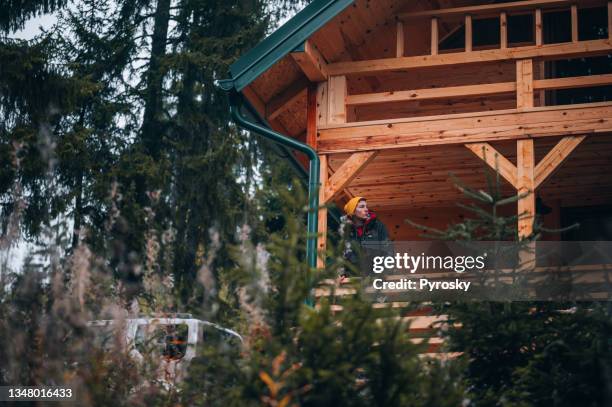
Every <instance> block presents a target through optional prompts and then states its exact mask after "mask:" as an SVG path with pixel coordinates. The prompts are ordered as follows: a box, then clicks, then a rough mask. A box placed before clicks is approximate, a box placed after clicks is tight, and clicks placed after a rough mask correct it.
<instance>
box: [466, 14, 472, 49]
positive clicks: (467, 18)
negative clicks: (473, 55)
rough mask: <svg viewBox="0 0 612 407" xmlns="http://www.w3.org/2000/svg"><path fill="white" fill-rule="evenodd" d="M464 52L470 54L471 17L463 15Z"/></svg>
mask: <svg viewBox="0 0 612 407" xmlns="http://www.w3.org/2000/svg"><path fill="white" fill-rule="evenodd" d="M465 51H466V52H472V16H471V15H469V14H466V15H465Z"/></svg>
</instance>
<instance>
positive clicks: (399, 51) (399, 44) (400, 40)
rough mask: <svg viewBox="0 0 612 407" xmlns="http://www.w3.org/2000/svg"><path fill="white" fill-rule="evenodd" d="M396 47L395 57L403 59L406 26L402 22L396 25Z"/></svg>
mask: <svg viewBox="0 0 612 407" xmlns="http://www.w3.org/2000/svg"><path fill="white" fill-rule="evenodd" d="M396 30H397V34H396V47H395V56H396V57H397V58H401V57H403V56H404V46H405V45H404V24H403V23H402V22H401V21H398V22H397V24H396Z"/></svg>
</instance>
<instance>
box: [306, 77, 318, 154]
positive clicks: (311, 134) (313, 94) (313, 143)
mask: <svg viewBox="0 0 612 407" xmlns="http://www.w3.org/2000/svg"><path fill="white" fill-rule="evenodd" d="M306 144H308V145H309V146H310V147H312V148H314V149H315V150H316V149H317V85H316V84H314V83H313V84H310V86H308V93H307V95H306Z"/></svg>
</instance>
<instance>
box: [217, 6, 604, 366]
mask: <svg viewBox="0 0 612 407" xmlns="http://www.w3.org/2000/svg"><path fill="white" fill-rule="evenodd" d="M611 45H612V1H606V0H599V1H594V0H575V1H568V0H532V1H484V0H474V1H471V0H413V1H401V0H355V1H350V0H335V1H334V0H315V1H313V2H312V3H311V4H310V5H308V6H307V7H306V8H305V9H304V10H302V11H301V12H300V13H298V14H297V15H296V16H295V17H294V18H293V19H291V20H289V21H288V22H287V23H286V24H284V25H283V26H282V27H280V28H279V29H278V30H277V31H275V32H274V33H272V34H271V35H270V36H269V37H268V38H266V39H265V40H264V41H263V42H262V43H260V44H259V45H258V46H256V47H255V48H254V49H253V50H251V51H250V52H248V53H247V54H245V55H244V56H242V57H241V58H240V59H239V60H238V61H237V62H236V63H235V64H234V65H232V67H231V76H232V78H231V80H229V82H230V84H231V87H229V88H233V90H234V91H236V92H238V94H239V95H240V96H241V97H242V98H243V100H244V101H245V102H246V103H247V104H248V105H249V107H250V109H251V111H253V112H254V115H255V116H257V120H258V121H259V123H260V124H261V125H262V126H264V127H268V128H270V129H273V130H274V131H276V132H277V133H280V134H282V135H285V136H288V137H290V138H292V139H295V140H298V141H300V142H302V143H307V144H308V145H309V146H310V147H312V149H314V150H315V151H316V154H317V155H318V157H319V160H320V180H319V181H320V190H319V201H320V202H319V203H320V204H321V205H324V204H328V203H334V204H335V205H336V206H337V207H338V208H342V207H343V206H344V204H345V202H346V201H347V200H348V199H350V198H351V197H354V196H365V197H367V200H368V206H369V207H371V208H373V209H374V210H375V211H376V212H377V214H378V216H379V217H380V218H381V219H382V220H383V221H384V223H385V224H386V225H387V228H388V229H389V231H390V234H391V237H392V239H394V240H406V241H407V240H419V239H421V234H422V231H421V230H418V229H415V227H413V226H410V225H409V224H406V223H405V222H404V220H405V219H406V218H409V219H411V220H413V221H416V222H418V223H420V224H424V225H427V226H430V227H435V228H439V229H444V228H445V227H446V226H447V225H448V224H450V223H454V222H460V221H461V220H462V219H464V218H465V217H468V216H470V215H469V214H468V213H466V212H465V211H464V210H462V209H461V208H460V207H458V206H457V203H458V202H464V201H466V198H465V196H464V195H463V193H462V192H461V191H459V190H458V189H457V188H456V187H455V185H454V183H453V182H452V180H451V177H450V175H449V174H450V173H453V174H454V175H455V176H457V177H458V178H459V179H460V180H461V181H462V182H463V183H465V184H467V185H469V186H471V187H473V188H478V189H483V190H486V189H487V185H486V177H485V172H486V171H489V169H488V168H495V167H496V165H497V168H498V169H499V172H500V175H501V177H502V178H503V180H502V182H503V185H502V189H503V192H504V194H505V195H507V196H511V195H513V194H520V195H521V196H523V195H525V196H524V198H522V199H520V200H519V201H518V203H517V205H516V207H515V208H512V211H513V214H525V215H526V216H525V217H524V218H522V219H521V220H520V221H519V222H518V224H517V228H518V233H519V235H520V236H529V235H530V234H531V233H532V230H533V219H534V215H536V211H537V210H538V205H536V202H538V200H537V198H540V202H542V203H543V206H545V207H547V210H546V211H543V212H542V213H541V214H542V216H543V220H544V224H545V226H548V227H550V228H558V227H561V226H565V225H567V224H571V223H574V222H576V221H578V222H581V223H582V224H583V226H585V227H583V228H581V229H580V230H579V231H578V232H575V231H574V232H572V233H573V235H564V236H561V235H559V234H556V235H555V234H552V235H548V236H545V237H544V238H545V239H551V240H559V239H574V240H612V176H611V174H612V100H611V99H612V48H611ZM226 88H228V87H226ZM289 158H292V159H293V158H295V159H296V160H297V161H299V162H300V163H301V164H300V165H302V167H303V169H304V170H306V171H308V166H309V161H308V159H306V157H305V156H302V155H301V154H295V157H293V156H291V155H290V156H289ZM510 214H512V213H508V215H510ZM327 215H328V214H327V209H320V210H319V217H318V231H319V232H320V233H322V235H321V237H320V238H319V240H318V244H317V246H318V248H319V250H323V249H324V248H325V246H326V242H327V240H326V232H327V224H328V223H327V221H328V216H327ZM322 262H323V259H321V258H319V265H322ZM318 291H320V292H319V294H318V295H326V294H325V293H326V292H329V290H328V289H327V291H326V289H325V288H321V289H319V290H318ZM335 292H336V295H342V294H350V293H351V289H348V288H339V289H337V290H336V291H335ZM393 306H394V307H395V306H398V307H401V306H402V304H399V303H398V304H395V303H394V304H393ZM375 307H376V304H375ZM336 308H337V310H341V308H342V307H341V306H340V305H337V306H336ZM430 312H431V310H428V309H427V308H425V309H421V310H417V311H412V312H411V313H408V314H402V315H404V317H406V318H407V319H410V320H411V321H412V326H411V331H414V332H416V333H418V334H422V335H425V336H426V335H429V333H431V330H432V329H431V327H432V323H434V322H435V321H436V320H438V319H439V317H438V316H433V315H430V314H429V313H430ZM415 340H417V341H419V339H415ZM440 344H441V340H440V339H439V338H433V339H431V340H430V341H429V347H428V349H427V350H426V352H427V353H430V354H432V353H436V352H438V350H439V349H440Z"/></svg>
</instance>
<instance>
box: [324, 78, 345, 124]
mask: <svg viewBox="0 0 612 407" xmlns="http://www.w3.org/2000/svg"><path fill="white" fill-rule="evenodd" d="M327 86H328V94H329V98H328V105H327V123H328V124H338V123H346V76H331V77H330V78H329V81H328V82H327Z"/></svg>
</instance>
